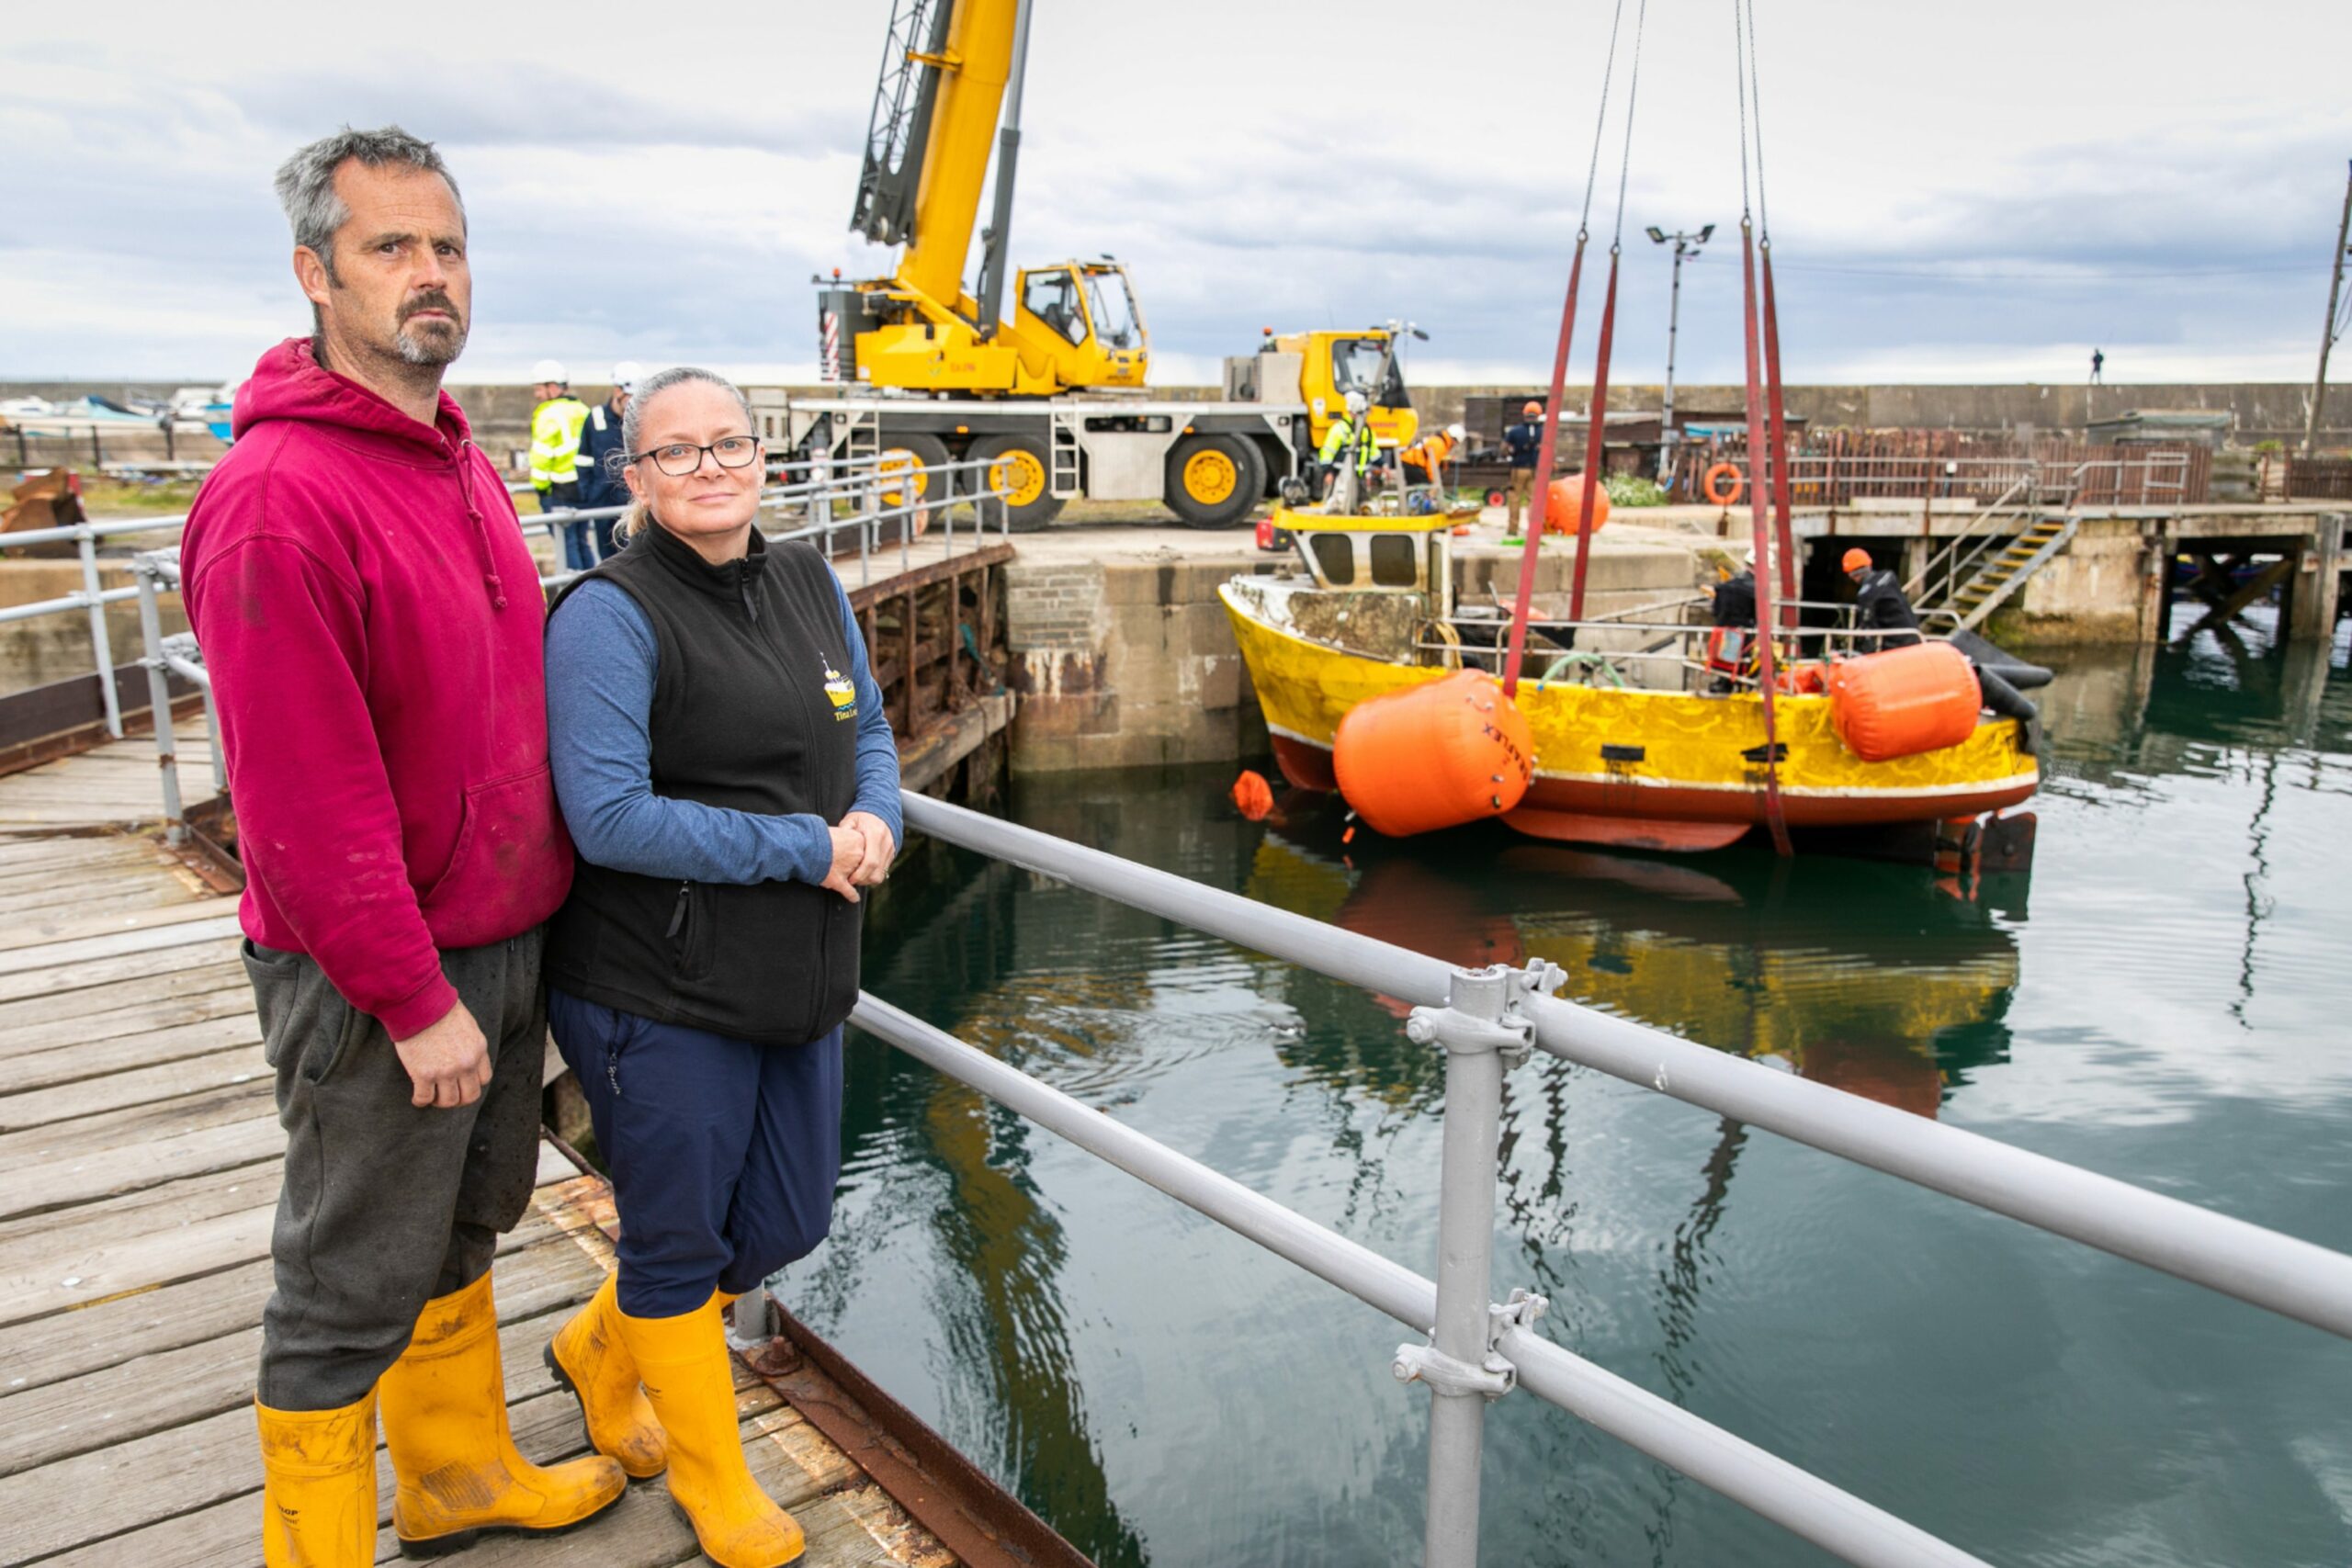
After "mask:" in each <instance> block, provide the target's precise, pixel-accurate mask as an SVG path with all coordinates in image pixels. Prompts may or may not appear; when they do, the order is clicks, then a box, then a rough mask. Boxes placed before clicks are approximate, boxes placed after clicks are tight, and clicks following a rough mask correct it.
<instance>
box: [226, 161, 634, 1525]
mask: <svg viewBox="0 0 2352 1568" xmlns="http://www.w3.org/2000/svg"><path fill="white" fill-rule="evenodd" d="M277 189H278V196H279V199H280V200H281V201H282V202H283V203H284V205H285V208H286V213H287V217H288V220H289V221H290V222H291V224H292V225H293V230H294V241H295V249H294V273H295V276H296V278H297V279H298V280H299V281H300V284H301V287H302V291H303V293H304V294H305V295H306V296H308V298H309V299H310V300H311V310H312V315H313V321H314V325H315V331H314V333H313V334H312V335H311V337H309V338H307V339H304V338H293V339H289V340H288V341H287V342H285V343H282V344H278V345H277V347H276V348H273V349H271V350H270V351H269V352H268V353H267V354H266V355H263V356H262V359H261V363H260V364H259V365H258V366H256V367H255V368H254V375H253V378H252V379H251V380H250V381H248V382H246V384H245V386H244V388H243V390H242V391H240V392H239V394H238V396H237V402H236V409H235V413H234V423H235V426H236V434H237V441H236V445H235V446H232V448H231V449H230V452H229V454H228V456H227V457H224V458H223V459H222V460H221V462H220V465H219V467H217V468H215V469H214V470H213V472H212V475H211V477H210V478H209V479H208V480H207V481H206V482H205V485H204V488H203V490H202V491H201V492H199V493H198V496H197V499H196V503H195V506H194V508H193V509H192V510H191V512H190V513H189V516H188V525H187V535H186V537H185V540H184V543H183V545H182V550H181V564H182V569H183V573H184V581H185V583H186V596H187V610H188V616H189V619H190V621H191V622H192V623H193V624H194V626H195V628H196V632H197V637H198V643H199V644H200V645H201V647H202V648H203V649H204V657H205V662H206V665H207V667H208V668H209V671H211V674H212V681H213V691H214V694H215V697H216V699H217V702H218V704H219V707H220V725H221V739H222V743H223V746H224V748H225V750H226V755H227V760H228V767H229V786H230V794H231V796H232V799H233V800H234V802H235V805H236V811H237V821H238V831H239V839H240V843H241V846H242V850H243V857H244V863H245V872H246V877H247V881H246V887H245V895H244V903H243V908H242V910H241V911H240V917H241V919H242V923H243V927H244V931H245V936H246V938H247V941H246V943H245V965H246V969H247V971H248V973H249V974H250V975H251V976H252V979H253V986H254V997H255V999H256V1001H257V1003H258V1006H259V1010H260V1014H261V1024H262V1032H263V1041H264V1047H265V1051H266V1055H267V1056H268V1059H269V1061H270V1063H271V1065H272V1066H274V1067H275V1068H276V1070H277V1104H278V1114H279V1119H280V1121H282V1122H284V1124H285V1127H286V1132H287V1150H286V1170H285V1179H284V1183H283V1185H282V1187H281V1189H280V1192H279V1198H278V1206H277V1225H276V1229H275V1231H274V1234H273V1235H272V1238H271V1255H272V1258H273V1261H274V1263H275V1265H276V1285H277V1290H276V1292H275V1293H274V1294H273V1295H272V1296H271V1297H270V1301H269V1304H268V1307H267V1309H266V1312H265V1314H264V1316H263V1323H262V1354H261V1372H260V1384H259V1388H258V1390H257V1392H256V1396H255V1401H254V1404H255V1413H256V1418H257V1421H258V1423H259V1427H260V1433H261V1447H262V1457H263V1461H264V1470H265V1474H266V1488H265V1508H264V1516H263V1555H264V1559H265V1561H266V1562H267V1563H269V1564H270V1565H272V1568H277V1565H278V1564H294V1563H304V1564H337V1565H340V1564H344V1563H350V1564H354V1565H357V1564H363V1563H371V1562H374V1561H375V1534H376V1519H377V1500H376V1468H375V1433H376V1416H377V1414H378V1411H379V1406H380V1410H381V1415H382V1418H383V1428H384V1441H385V1447H386V1448H387V1449H388V1450H390V1455H391V1460H392V1467H393V1471H394V1473H395V1476H396V1478H397V1481H398V1490H397V1493H396V1495H395V1496H394V1499H393V1505H392V1520H393V1524H394V1527H395V1529H397V1530H398V1531H399V1533H400V1535H401V1540H402V1541H403V1544H405V1545H408V1546H411V1547H413V1548H416V1549H417V1550H418V1551H435V1550H440V1551H447V1550H454V1549H455V1548H457V1547H458V1546H461V1545H463V1544H464V1543H465V1542H467V1541H469V1540H472V1539H473V1537H474V1536H475V1535H476V1534H477V1533H479V1532H480V1531H481V1530H483V1529H529V1530H544V1529H561V1528H563V1527H565V1526H567V1525H571V1524H575V1523H577V1522H579V1521H580V1520H581V1519H583V1518H585V1517H588V1516H589V1515H591V1514H594V1513H595V1512H596V1511H597V1510H599V1509H601V1508H603V1507H605V1506H606V1505H608V1504H610V1503H612V1502H614V1501H615V1500H616V1499H617V1498H618V1497H619V1495H620V1493H621V1490H622V1487H623V1485H624V1478H623V1476H622V1473H621V1472H620V1469H619V1467H618V1466H617V1465H616V1464H615V1463H614V1462H613V1461H611V1460H608V1459H604V1458H602V1457H594V1458H591V1459H587V1460H579V1461H572V1462H571V1463H568V1464H562V1465H557V1466H555V1467H553V1468H551V1469H541V1468H539V1467H538V1466H536V1465H533V1464H531V1463H530V1462H529V1461H526V1460H525V1459H524V1458H523V1457H522V1456H521V1455H520V1454H519V1453H517V1452H516V1451H515V1446H514V1444H513V1442H512V1440H511V1438H510V1437H509V1433H508V1427H507V1421H506V1405H505V1393H504V1384H503V1376H502V1373H501V1370H500V1366H499V1359H498V1335H497V1321H496V1316H495V1313H494V1310H493V1307H492V1301H491V1288H490V1263H491V1256H492V1251H493V1249H494V1247H495V1244H496V1239H497V1235H498V1233H499V1232H501V1231H504V1230H507V1229H510V1228H512V1227H513V1226H514V1224H515V1222H516V1221H517V1220H519V1219H520V1218H521V1217H522V1214H523V1211H524V1208H525V1206H526V1202H527V1201H528V1199H529V1197H530V1192H531V1188H532V1184H533V1179H534V1174H535V1171H536V1167H537V1131H538V1106H539V1066H540V1062H541V1060H542V1059H543V1052H544V1049H545V1040H546V1033H547V1029H546V1003H545V998H544V992H543V990H542V988H541V985H540V980H539V952H540V944H541V927H542V922H544V921H545V920H546V919H547V918H548V915H550V914H551V913H553V912H554V910H555V908H556V906H557V905H558V904H560V902H562V899H563V896H564V893H565V890H566V888H567V887H568V886H570V882H571V845H570V842H569V841H568V840H567V839H566V838H565V836H564V830H563V824H562V818H561V817H560V814H559V813H558V811H557V808H556V802H555V795H554V790H553V787H552V785H551V784H550V783H549V780H548V741H547V709H546V694H545V691H544V688H543V686H542V683H541V681H542V676H541V663H540V626H541V618H542V604H543V601H542V599H541V596H540V593H539V589H538V582H537V567H536V565H535V564H534V562H533V560H532V558H531V555H530V552H529V550H528V549H527V548H526V547H525V545H524V542H523V536H522V532H521V528H520V525H519V524H518V522H517V520H516V517H515V508H514V503H513V502H511V501H510V500H509V499H508V497H507V493H506V488H505V486H504V485H503V483H502V482H501V481H500V479H499V476H498V473H497V470H496V469H495V468H492V465H491V463H490V461H489V460H488V459H487V458H486V457H483V456H482V454H481V450H480V449H479V448H477V447H476V446H474V445H473V442H472V440H471V438H470V434H469V430H468V428H467V424H466V419H465V415H464V414H463V413H461V412H459V411H458V405H457V403H456V402H455V401H454V400H452V399H451V398H450V397H449V396H448V395H447V393H445V392H443V391H442V390H441V376H442V372H443V370H444V368H445V367H447V365H448V364H449V362H450V361H451V360H453V359H455V358H456V357H457V356H458V352H459V350H461V349H462V348H463V347H464V346H465V342H466V333H467V329H468V325H469V314H470V307H471V297H472V290H471V283H470V278H469V273H468V270H467V260H466V220H465V210H464V209H463V207H462V206H461V205H460V203H459V199H458V189H457V186H456V183H455V182H454V181H453V180H452V179H451V178H450V177H449V175H448V173H447V169H445V168H444V167H443V164H442V161H441V158H440V155H439V154H438V153H437V152H435V151H434V149H433V147H432V145H431V144H430V143H428V142H424V141H419V140H417V139H416V138H414V137H412V136H410V135H408V134H407V133H405V132H403V131H401V130H399V129H398V128H396V127H388V128H386V129H384V130H374V131H354V130H348V129H346V130H343V131H342V132H340V133H338V134H337V135H334V136H330V137H327V138H326V139H324V140H323V141H318V142H315V143H313V144H312V145H311V146H309V147H306V148H304V149H303V150H302V151H300V152H297V153H296V154H295V155H294V156H293V157H292V158H290V159H288V161H287V164H286V165H285V167H284V168H282V169H280V170H279V171H278V175H277Z"/></svg>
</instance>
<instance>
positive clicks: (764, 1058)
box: [548, 987, 842, 1317]
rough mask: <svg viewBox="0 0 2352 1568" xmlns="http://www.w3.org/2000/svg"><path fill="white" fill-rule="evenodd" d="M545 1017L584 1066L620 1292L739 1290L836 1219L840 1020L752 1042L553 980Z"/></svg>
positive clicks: (652, 1311)
mask: <svg viewBox="0 0 2352 1568" xmlns="http://www.w3.org/2000/svg"><path fill="white" fill-rule="evenodd" d="M548 1025H549V1027H550V1028H552V1029H553V1030H554V1032H555V1043H556V1049H558V1050H559V1051H561V1052H562V1053H563V1059H564V1062H565V1063H566V1065H568V1066H570V1067H571V1070H572V1072H573V1074H574V1075H575V1076H576V1077H578V1078H579V1080H580V1087H581V1089H582V1091H583V1092H584V1093H585V1094H586V1096H587V1099H588V1115H589V1118H590V1120H591V1121H592V1122H594V1126H595V1129H596V1143H597V1146H598V1147H600V1148H601V1149H603V1150H604V1154H605V1163H606V1165H607V1166H608V1167H609V1168H610V1169H611V1171H612V1178H613V1201H614V1204H615V1206H616V1208H617V1209H618V1210H619V1212H620V1221H621V1239H620V1246H619V1248H618V1252H619V1255H620V1303H621V1310H622V1311H623V1312H625V1313H627V1314H629V1315H630V1316H631V1317H675V1316H677V1315H678V1314H681V1313H689V1312H692V1311H694V1310H695V1308H697V1307H699V1306H701V1305H702V1304H703V1303H705V1302H707V1301H708V1300H709V1299H710V1293H711V1292H712V1291H714V1290H719V1291H728V1292H735V1293H738V1294H741V1292H747V1291H752V1290H756V1289H758V1288H759V1286H760V1283H761V1281H763V1280H765V1279H766V1278H767V1277H768V1276H769V1275H771V1274H773V1273H775V1271H776V1270H777V1269H781V1268H783V1267H784V1266H785V1265H786V1264H787V1263H789V1262H791V1261H792V1260H793V1259H795V1258H802V1257H806V1256H807V1255H808V1254H809V1252H811V1251H813V1250H814V1249H815V1248H816V1246H817V1244H818V1243H819V1242H820V1241H822V1240H824V1239H825V1233H826V1232H827V1231H828V1230H830V1229H831V1226H832V1220H833V1184H834V1182H835V1181H836V1180H837V1179H839V1178H840V1176H841V1168H842V1032H841V1031H840V1030H839V1029H835V1030H834V1031H833V1032H831V1033H830V1034H827V1035H826V1036H824V1037H823V1038H822V1039H820V1040H812V1041H810V1042H809V1043H808V1044H806V1045H755V1044H752V1043H751V1042H749V1041H744V1040H735V1039H730V1038H729V1037H728V1036H726V1035H723V1034H713V1033H711V1032H709V1031H708V1030H704V1029H689V1028H687V1027H685V1026H684V1025H682V1024H674V1023H655V1022H654V1021H651V1020H650V1019H645V1018H639V1016H638V1015H636V1014H635V1013H628V1012H620V1011H617V1010H615V1009H612V1008H608V1007H605V1006H602V1005H600V1004H598V1003H596V1002H591V1001H583V1000H582V999H581V998H578V997H575V996H572V995H571V994H570V993H568V992H565V991H562V990H560V989H558V988H556V987H548Z"/></svg>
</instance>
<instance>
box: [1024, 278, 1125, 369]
mask: <svg viewBox="0 0 2352 1568" xmlns="http://www.w3.org/2000/svg"><path fill="white" fill-rule="evenodd" d="M1012 301H1013V303H1012V322H1011V323H1010V325H1009V328H1008V330H1007V333H1006V335H1007V336H1009V337H1010V338H1011V340H1012V344H1013V345H1014V349H1015V352H1017V353H1019V354H1020V355H1022V356H1023V359H1024V360H1026V359H1028V358H1030V357H1031V356H1032V355H1035V356H1036V358H1037V359H1039V360H1040V361H1048V362H1050V363H1052V364H1053V365H1054V366H1055V367H1056V368H1055V370H1054V371H1053V373H1052V375H1053V378H1054V379H1055V380H1057V381H1058V382H1059V383H1060V384H1061V385H1062V386H1064V387H1140V386H1142V385H1143V381H1144V372H1145V370H1146V369H1147V368H1148V367H1149V365H1150V363H1151V337H1150V334H1149V333H1148V332H1147V331H1146V330H1145V328H1144V324H1143V310H1142V308H1141V307H1140V306H1138V305H1137V304H1136V291H1135V286H1134V284H1133V283H1132V282H1131V281H1130V280H1129V279H1128V277H1127V269H1126V268H1125V267H1124V266H1122V265H1119V264H1118V263H1117V262H1111V261H1103V262H1059V263H1057V264H1055V265H1051V266H1032V267H1023V269H1022V271H1021V274H1020V276H1018V277H1017V278H1015V279H1014V282H1013V290H1012Z"/></svg>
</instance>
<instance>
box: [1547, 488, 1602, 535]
mask: <svg viewBox="0 0 2352 1568" xmlns="http://www.w3.org/2000/svg"><path fill="white" fill-rule="evenodd" d="M1551 498H1552V499H1551V501H1550V502H1548V503H1547V504H1546V505H1545V506H1544V532H1545V533H1547V534H1574V533H1576V532H1577V529H1578V528H1579V527H1580V526H1581V525H1582V524H1583V521H1584V476H1583V475H1582V474H1562V475H1561V476H1560V477H1559V478H1558V479H1554V480H1553V481H1552V489H1551ZM1608 521H1609V487H1608V486H1607V485H1595V486H1593V487H1592V531H1593V532H1594V533H1596V534H1598V533H1600V530H1601V528H1602V527H1603V526H1604V525H1606V524H1607V523H1608Z"/></svg>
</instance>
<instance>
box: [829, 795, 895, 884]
mask: <svg viewBox="0 0 2352 1568" xmlns="http://www.w3.org/2000/svg"><path fill="white" fill-rule="evenodd" d="M842 827H844V828H847V829H850V830H851V831H852V832H854V833H856V834H857V835H858V836H859V837H860V838H861V839H863V840H865V859H863V860H861V861H860V862H859V863H858V864H857V869H856V870H854V871H853V872H851V873H850V880H851V881H852V882H854V883H856V884H857V885H858V886H860V887H871V886H874V885H875V884H876V883H877V882H879V881H881V880H882V879H883V878H884V877H886V876H888V875H889V874H890V862H891V860H892V859H893V858H894V857H895V856H896V855H897V854H898V852H899V843H898V840H896V839H894V838H892V837H891V836H890V825H889V824H888V822H885V821H883V820H882V818H879V817H876V816H875V815H874V813H872V812H871V811H853V812H851V813H850V814H849V815H848V816H846V817H844V818H842Z"/></svg>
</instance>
